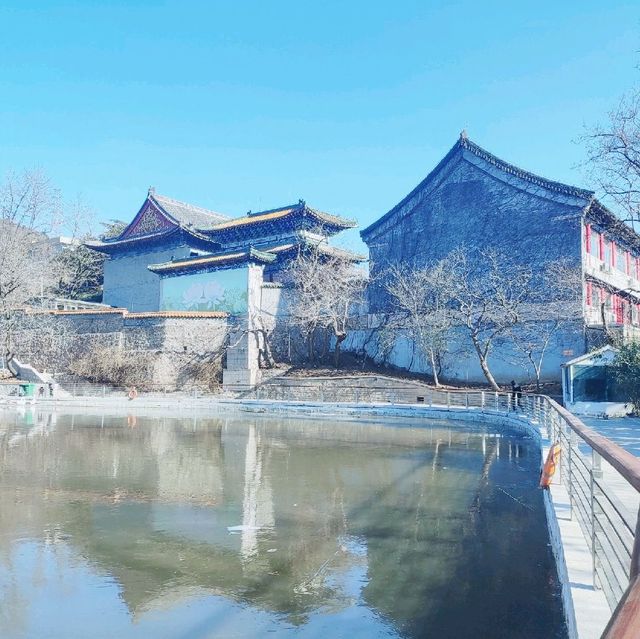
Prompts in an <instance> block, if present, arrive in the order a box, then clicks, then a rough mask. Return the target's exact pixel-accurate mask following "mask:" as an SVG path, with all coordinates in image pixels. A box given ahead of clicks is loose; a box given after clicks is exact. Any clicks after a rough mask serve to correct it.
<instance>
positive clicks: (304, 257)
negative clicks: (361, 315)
mask: <svg viewBox="0 0 640 639" xmlns="http://www.w3.org/2000/svg"><path fill="white" fill-rule="evenodd" d="M287 276H288V279H289V280H290V282H291V285H292V287H293V296H292V297H293V299H292V303H291V305H290V318H291V322H292V324H294V325H295V326H298V327H299V328H300V329H301V330H302V332H303V333H304V334H305V335H306V336H307V339H308V340H309V349H310V354H313V336H314V333H315V331H316V329H317V328H324V329H326V330H328V331H330V333H331V334H332V335H333V338H334V340H335V344H334V365H335V367H336V368H338V366H339V365H340V346H341V344H342V342H344V340H345V339H346V338H347V334H348V331H349V321H350V318H351V315H352V314H353V312H354V309H355V307H356V305H357V304H359V303H361V302H362V297H363V293H364V288H365V284H366V278H365V275H364V273H363V271H362V270H361V269H359V268H358V267H357V266H356V265H355V264H354V262H353V261H352V260H350V259H349V258H348V257H346V256H343V255H342V254H340V253H334V252H332V251H331V250H330V249H329V248H328V247H327V244H326V243H324V242H319V243H318V244H315V245H307V246H306V247H305V248H304V249H302V250H301V251H300V253H299V254H298V256H297V257H296V259H295V260H293V261H292V263H291V265H290V266H289V269H288V274H287Z"/></svg>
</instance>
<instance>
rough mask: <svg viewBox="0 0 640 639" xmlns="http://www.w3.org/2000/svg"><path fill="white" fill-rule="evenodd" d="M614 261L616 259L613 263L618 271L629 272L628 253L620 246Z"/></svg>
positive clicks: (616, 250)
mask: <svg viewBox="0 0 640 639" xmlns="http://www.w3.org/2000/svg"><path fill="white" fill-rule="evenodd" d="M614 246H615V245H614ZM614 259H615V262H614V263H613V265H614V266H615V267H616V269H617V270H618V271H620V272H621V273H626V272H627V252H626V251H624V250H623V249H622V248H620V247H619V246H617V247H616V248H615V249H614Z"/></svg>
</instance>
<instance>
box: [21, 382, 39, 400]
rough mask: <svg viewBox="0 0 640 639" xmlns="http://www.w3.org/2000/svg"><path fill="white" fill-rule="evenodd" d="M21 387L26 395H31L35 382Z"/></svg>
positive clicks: (33, 391) (32, 394)
mask: <svg viewBox="0 0 640 639" xmlns="http://www.w3.org/2000/svg"><path fill="white" fill-rule="evenodd" d="M22 388H23V391H24V393H23V394H24V395H25V396H26V397H33V396H34V394H35V392H36V385H35V384H24V385H23V387H22Z"/></svg>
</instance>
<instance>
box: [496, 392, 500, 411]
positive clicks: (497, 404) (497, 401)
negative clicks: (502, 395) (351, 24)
mask: <svg viewBox="0 0 640 639" xmlns="http://www.w3.org/2000/svg"><path fill="white" fill-rule="evenodd" d="M495 395H496V412H497V411H498V410H499V408H500V400H499V399H498V391H495Z"/></svg>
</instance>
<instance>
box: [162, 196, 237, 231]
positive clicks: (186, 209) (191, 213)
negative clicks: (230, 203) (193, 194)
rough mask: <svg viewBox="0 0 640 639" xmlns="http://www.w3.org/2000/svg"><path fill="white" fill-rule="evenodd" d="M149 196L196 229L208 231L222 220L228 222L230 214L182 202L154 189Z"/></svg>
mask: <svg viewBox="0 0 640 639" xmlns="http://www.w3.org/2000/svg"><path fill="white" fill-rule="evenodd" d="M149 197H150V199H151V200H153V202H154V203H155V204H157V205H158V206H159V207H160V208H161V209H162V210H163V211H165V212H166V213H168V214H169V215H170V216H171V217H172V218H174V219H175V220H176V222H179V223H180V224H183V225H185V226H193V227H194V228H196V229H200V230H202V231H206V230H209V229H212V228H213V227H214V226H216V224H220V222H226V221H227V220H228V219H229V216H227V215H223V214H222V213H218V212H216V211H210V210H208V209H204V208H202V207H200V206H194V205H193V204H187V203H186V202H180V201H179V200H174V199H173V198H170V197H166V196H165V195H159V194H157V193H155V192H153V191H150V192H149Z"/></svg>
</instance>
